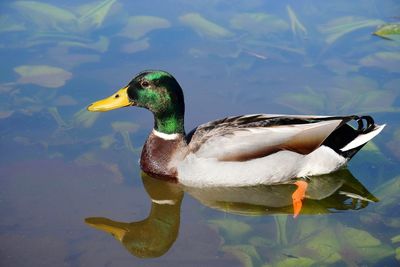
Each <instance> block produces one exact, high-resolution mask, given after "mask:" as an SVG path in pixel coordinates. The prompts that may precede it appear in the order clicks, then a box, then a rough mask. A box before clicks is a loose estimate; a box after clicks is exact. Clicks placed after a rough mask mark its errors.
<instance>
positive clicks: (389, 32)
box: [373, 23, 400, 41]
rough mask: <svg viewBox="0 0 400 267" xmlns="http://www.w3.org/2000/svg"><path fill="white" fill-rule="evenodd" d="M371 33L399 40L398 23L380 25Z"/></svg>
mask: <svg viewBox="0 0 400 267" xmlns="http://www.w3.org/2000/svg"><path fill="white" fill-rule="evenodd" d="M373 34H374V35H376V36H379V37H381V38H383V39H388V40H396V41H400V23H388V24H384V25H381V26H379V28H378V29H377V30H376V31H375V32H374V33H373Z"/></svg>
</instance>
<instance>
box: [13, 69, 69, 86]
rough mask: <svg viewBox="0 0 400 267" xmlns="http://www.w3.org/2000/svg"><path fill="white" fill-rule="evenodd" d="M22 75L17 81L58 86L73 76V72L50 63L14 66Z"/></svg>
mask: <svg viewBox="0 0 400 267" xmlns="http://www.w3.org/2000/svg"><path fill="white" fill-rule="evenodd" d="M14 71H15V72H16V73H18V74H19V75H20V78H19V79H18V81H17V83H21V84H25V83H33V84H36V85H40V86H43V87H48V88H58V87H61V86H63V85H64V84H65V82H66V81H67V80H69V79H71V77H72V73H70V72H69V71H66V70H64V69H62V68H59V67H54V66H48V65H23V66H18V67H15V68H14Z"/></svg>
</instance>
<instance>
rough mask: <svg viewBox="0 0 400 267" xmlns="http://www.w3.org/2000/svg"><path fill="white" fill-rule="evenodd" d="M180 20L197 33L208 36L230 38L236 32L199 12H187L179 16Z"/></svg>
mask: <svg viewBox="0 0 400 267" xmlns="http://www.w3.org/2000/svg"><path fill="white" fill-rule="evenodd" d="M179 20H180V21H181V22H182V23H183V24H185V25H187V26H189V27H190V28H192V29H193V30H194V31H195V32H197V34H199V35H200V36H203V37H208V38H215V39H220V38H229V37H232V36H233V35H234V34H233V33H232V32H230V31H229V30H227V29H225V28H224V27H222V26H220V25H218V24H216V23H214V22H212V21H209V20H208V19H206V18H204V17H203V16H201V15H200V14H198V13H187V14H185V15H183V16H180V17H179Z"/></svg>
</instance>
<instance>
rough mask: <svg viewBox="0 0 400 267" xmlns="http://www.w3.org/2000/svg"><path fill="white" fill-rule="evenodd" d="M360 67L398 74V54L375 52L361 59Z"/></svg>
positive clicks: (399, 65) (399, 69)
mask: <svg viewBox="0 0 400 267" xmlns="http://www.w3.org/2000/svg"><path fill="white" fill-rule="evenodd" d="M360 63H361V65H363V66H366V67H377V68H382V69H384V70H386V71H389V72H397V73H398V72H400V53H398V52H388V51H385V52H377V53H374V54H372V55H369V56H366V57H364V58H362V59H361V61H360Z"/></svg>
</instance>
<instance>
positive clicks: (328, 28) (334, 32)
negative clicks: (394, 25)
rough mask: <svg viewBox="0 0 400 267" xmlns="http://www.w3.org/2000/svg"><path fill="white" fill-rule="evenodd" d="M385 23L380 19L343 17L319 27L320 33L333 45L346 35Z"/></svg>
mask: <svg viewBox="0 0 400 267" xmlns="http://www.w3.org/2000/svg"><path fill="white" fill-rule="evenodd" d="M382 22H383V21H381V20H379V19H364V18H358V17H342V18H338V19H334V20H332V21H330V22H328V23H327V24H325V25H322V26H320V27H319V31H320V32H321V33H323V34H326V35H327V37H326V39H325V41H326V42H327V43H328V44H332V43H334V42H335V41H337V40H338V39H339V38H341V37H343V36H344V35H346V34H348V33H351V32H354V31H356V30H359V29H362V28H367V27H373V26H377V25H379V24H382Z"/></svg>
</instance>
